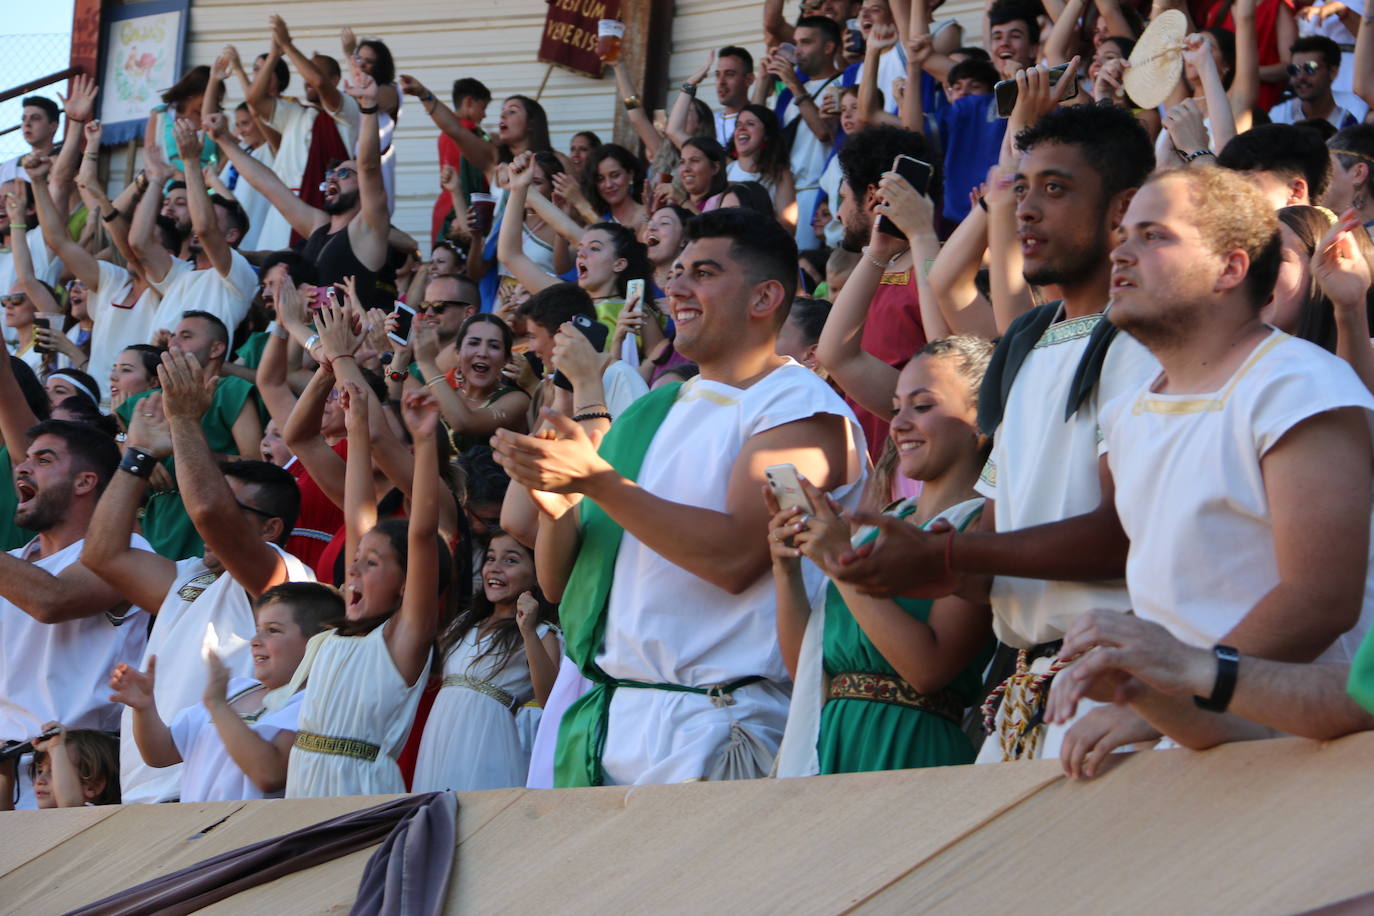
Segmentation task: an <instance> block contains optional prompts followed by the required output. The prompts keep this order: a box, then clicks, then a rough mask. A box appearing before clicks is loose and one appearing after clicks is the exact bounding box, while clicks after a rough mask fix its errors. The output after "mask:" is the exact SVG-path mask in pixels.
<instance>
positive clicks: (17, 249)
mask: <svg viewBox="0 0 1374 916" xmlns="http://www.w3.org/2000/svg"><path fill="white" fill-rule="evenodd" d="M5 211H6V212H7V213H8V215H9V220H10V264H11V265H12V266H13V267H14V279H15V280H17V281H18V282H19V285H20V286H22V287H23V288H24V292H25V293H26V294H27V295H28V297H29V301H30V302H31V303H33V307H34V308H35V309H37V310H38V311H40V312H48V313H56V312H60V311H62V309H61V308H59V307H58V305H57V300H56V299H54V298H53V295H52V293H50V292H48V288H47V287H46V286H44V285H43V283H42V282H41V281H40V280H39V279H38V277H37V275H36V274H34V272H33V254H32V252H30V251H29V233H30V232H32V231H34V230H35V229H37V228H38V227H37V226H34V227H32V228H30V227H29V226H28V225H27V224H26V223H25V222H24V220H25V219H26V216H25V214H24V199H23V198H22V197H20V196H19V195H18V194H15V193H14V192H12V191H11V192H7V193H6V194H5ZM5 293H6V294H7V295H8V293H9V290H5Z"/></svg>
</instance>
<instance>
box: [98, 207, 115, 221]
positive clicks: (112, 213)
mask: <svg viewBox="0 0 1374 916" xmlns="http://www.w3.org/2000/svg"><path fill="white" fill-rule="evenodd" d="M100 218H101V220H103V221H104V222H107V223H112V222H114V221H115V220H117V219H119V208H118V207H115V208H114V209H113V210H111V211H110V215H109V216H106V215H105V214H103V213H102V214H100Z"/></svg>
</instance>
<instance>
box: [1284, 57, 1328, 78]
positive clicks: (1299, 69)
mask: <svg viewBox="0 0 1374 916" xmlns="http://www.w3.org/2000/svg"><path fill="white" fill-rule="evenodd" d="M1321 68H1322V65H1321V64H1319V63H1317V62H1316V61H1315V60H1309V61H1305V62H1303V63H1301V64H1289V65H1288V67H1287V70H1288V75H1289V76H1297V75H1298V74H1300V73H1306V74H1307V75H1308V76H1313V75H1314V74H1316V72H1317V71H1318V70H1320V69H1321Z"/></svg>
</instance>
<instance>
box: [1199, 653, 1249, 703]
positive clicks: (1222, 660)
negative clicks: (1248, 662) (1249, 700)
mask: <svg viewBox="0 0 1374 916" xmlns="http://www.w3.org/2000/svg"><path fill="white" fill-rule="evenodd" d="M1212 654H1213V655H1215V656H1216V658H1217V679H1216V683H1214V684H1213V685H1212V695H1211V696H1210V697H1207V698H1206V699H1203V698H1202V697H1193V702H1194V703H1196V704H1197V708H1198V709H1205V710H1207V711H1208V712H1225V711H1226V707H1228V706H1230V705H1231V695H1232V694H1234V693H1235V692H1236V674H1237V672H1238V671H1239V669H1240V653H1239V652H1237V651H1236V650H1235V649H1234V648H1232V647H1231V646H1213V647H1212Z"/></svg>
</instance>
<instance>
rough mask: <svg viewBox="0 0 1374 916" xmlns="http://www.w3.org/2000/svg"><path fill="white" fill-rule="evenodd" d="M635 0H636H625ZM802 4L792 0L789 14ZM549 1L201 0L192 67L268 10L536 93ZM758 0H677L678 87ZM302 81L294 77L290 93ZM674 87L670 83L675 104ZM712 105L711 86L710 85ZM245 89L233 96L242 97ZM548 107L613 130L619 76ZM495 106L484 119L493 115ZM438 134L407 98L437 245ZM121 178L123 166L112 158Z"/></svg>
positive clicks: (416, 197) (505, 88) (320, 40)
mask: <svg viewBox="0 0 1374 916" xmlns="http://www.w3.org/2000/svg"><path fill="white" fill-rule="evenodd" d="M627 2H634V0H627ZM795 8H796V3H795V2H792V0H789V3H788V12H789V15H792V14H793V13H794V12H795ZM545 9H546V5H545V3H544V2H543V0H504V2H498V0H458V2H453V0H274V2H270V3H265V2H243V0H194V2H193V4H192V7H191V21H190V32H189V37H188V47H187V61H188V62H189V63H188V66H191V65H196V64H209V63H213V62H214V59H215V58H216V57H217V56H218V54H219V52H220V50H221V48H223V47H224V45H226V44H233V45H236V46H237V47H238V49H239V53H240V54H241V55H242V57H243V59H244V61H245V62H246V63H251V61H252V58H253V57H255V56H256V55H257V54H260V53H262V52H263V51H265V50H267V44H268V42H267V36H268V25H267V19H268V16H270V15H272V14H274V13H275V14H278V15H280V16H282V17H283V18H285V19H286V21H287V23H288V25H289V26H290V29H291V35H292V38H293V40H294V41H295V43H296V45H297V46H298V47H299V48H301V50H303V51H305V52H307V53H310V52H312V51H321V52H323V53H326V54H330V55H332V56H334V57H335V58H339V57H340V56H341V54H340V50H339V39H338V33H339V29H340V27H342V26H345V25H347V26H350V27H351V28H352V29H353V30H354V31H355V32H356V33H357V34H358V35H359V37H367V36H376V37H380V38H382V39H384V40H385V41H386V43H387V45H388V46H389V47H390V48H391V51H392V53H393V54H394V55H395V57H396V62H397V72H398V73H410V74H412V75H414V76H415V77H416V78H418V79H419V80H420V81H421V82H423V83H424V84H425V85H426V86H428V87H429V88H430V89H431V90H432V91H433V92H434V93H435V94H436V95H439V96H440V97H441V98H445V99H447V96H448V94H449V89H450V87H451V86H452V84H453V80H454V79H456V78H458V77H460V76H475V77H477V78H478V79H480V80H482V82H484V83H486V85H487V86H489V87H490V88H491V91H492V95H493V97H494V98H495V99H496V100H497V103H499V100H501V99H503V98H505V97H507V96H510V95H514V94H516V93H524V94H529V95H533V94H534V93H535V92H536V90H538V88H539V85H540V82H541V80H543V78H544V73H545V70H546V69H547V68H546V66H545V65H544V64H540V63H538V62H537V61H536V60H535V55H536V53H537V51H538V47H539V36H540V30H541V28H542V27H543V22H544V14H545ZM981 9H982V6H981V4H980V3H979V2H978V0H957V2H951V3H949V4H947V5H946V6H945V7H943V8H941V10H940V12H939V15H940V16H941V17H948V16H951V15H958V16H959V18H960V19H961V20H963V21H964V22H965V27H966V29H967V30H968V31H967V36H968V39H970V40H973V39H976V38H978V29H979V28H980V26H979V25H978V17H979V15H980V14H981ZM762 11H763V4H762V2H761V0H678V4H677V12H676V16H675V17H674V21H673V42H672V48H673V50H672V57H671V59H670V61H669V81H668V85H669V86H670V87H675V86H677V85H678V84H680V83H681V82H682V81H683V80H684V79H685V78H686V77H687V76H688V75H690V74H691V73H692V72H693V71H695V70H696V69H697V68H699V67H700V66H701V64H702V62H703V61H704V60H705V57H706V53H707V51H709V50H711V49H712V48H719V47H720V46H722V45H725V44H742V45H743V46H745V47H747V48H748V49H749V50H750V51H751V52H753V53H754V54H755V55H759V54H762V53H763V50H764V48H763V35H762V28H761V23H762V15H763V13H762ZM300 89H301V83H300V79H299V76H298V75H295V74H293V76H292V86H291V87H290V88H289V89H288V90H287V91H288V93H289V94H294V93H298V92H299V91H300ZM674 94H675V91H674V90H672V89H670V91H669V102H671V99H672V97H673V95H674ZM702 98H703V100H705V101H706V102H707V103H708V104H714V102H715V94H714V92H711V91H706V92H703V93H702ZM239 100H240V95H239V92H238V87H237V86H231V87H230V95H229V100H228V101H229V102H230V103H232V104H237V103H238V101H239ZM540 101H541V103H542V104H543V105H544V107H545V109H546V110H547V111H548V113H549V120H550V129H551V133H552V135H553V142H554V145H555V146H556V147H557V148H559V149H566V148H567V144H568V140H569V139H570V138H571V136H572V134H573V133H575V132H576V131H578V130H584V129H591V130H595V131H597V132H598V133H599V134H601V135H602V136H603V137H609V135H610V132H611V121H612V118H613V116H614V106H615V105H616V104H617V98H616V94H615V84H614V81H613V80H611V79H610V78H609V76H608V77H607V78H606V79H604V80H601V81H597V80H591V79H587V78H585V77H582V76H577V75H574V74H571V73H568V72H565V71H562V70H559V69H556V68H555V69H554V70H553V72H552V74H551V75H550V76H549V80H548V83H547V85H546V86H545V88H544V93H543V96H542V97H541V99H540ZM497 110H498V104H496V103H494V104H493V105H492V108H491V109H490V112H489V117H488V119H487V126H488V127H489V128H493V127H494V125H495V122H496V113H497ZM437 136H438V130H437V129H436V128H435V127H434V126H433V124H432V123H431V122H430V120H429V118H428V117H426V116H425V114H424V111H423V110H422V109H421V108H420V106H419V105H418V104H416V102H415V100H413V99H411V100H407V103H406V105H405V107H404V108H403V110H402V114H401V119H400V124H399V127H398V130H397V133H396V144H397V163H398V165H397V187H398V195H397V203H396V215H395V221H396V224H397V225H398V226H399V227H401V228H402V229H404V230H405V231H407V232H409V233H411V234H412V235H414V236H415V237H416V238H417V239H419V240H420V241H421V243H422V244H424V245H426V246H427V245H428V241H429V213H430V207H431V205H432V203H433V201H434V198H435V196H436V194H437V193H438V170H437V164H436V163H437V156H436V152H435V140H436V137H437ZM113 165H114V168H113V169H112V176H113V177H114V178H115V182H114V183H115V184H116V185H118V184H120V183H122V177H123V168H122V165H121V164H119V163H114V164H113Z"/></svg>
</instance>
